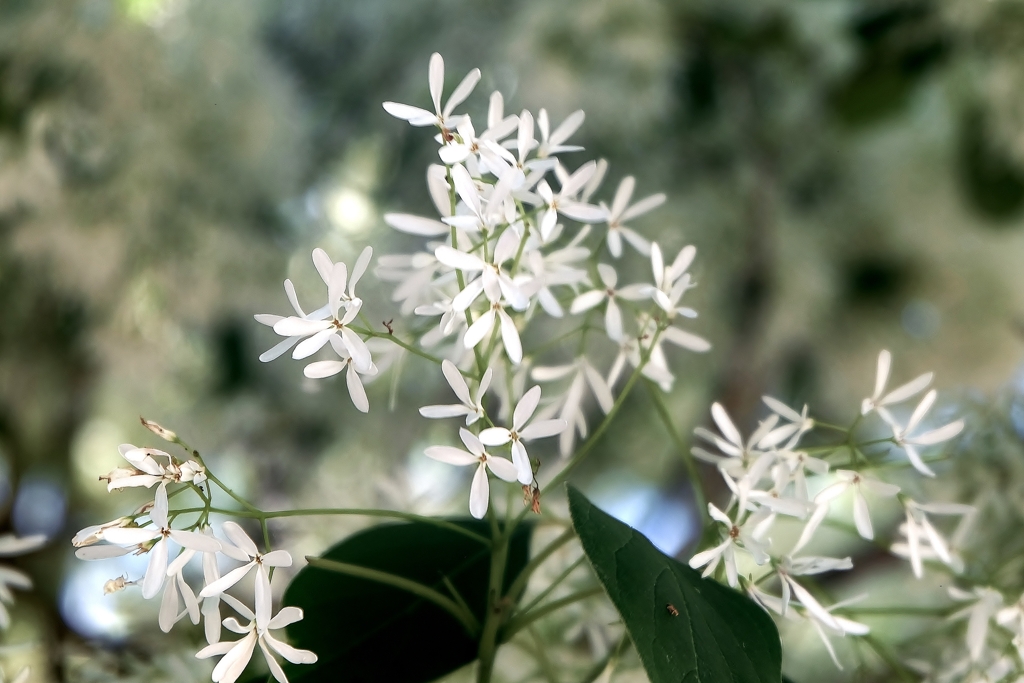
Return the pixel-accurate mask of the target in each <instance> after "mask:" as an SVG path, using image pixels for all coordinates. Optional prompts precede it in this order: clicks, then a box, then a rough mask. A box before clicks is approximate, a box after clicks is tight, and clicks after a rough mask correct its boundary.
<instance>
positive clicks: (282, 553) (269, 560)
mask: <svg viewBox="0 0 1024 683" xmlns="http://www.w3.org/2000/svg"><path fill="white" fill-rule="evenodd" d="M263 566H265V567H290V566H292V554H291V553H290V552H288V551H287V550H271V551H270V552H269V553H267V554H266V555H264V556H263Z"/></svg>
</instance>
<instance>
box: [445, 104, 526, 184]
mask: <svg viewBox="0 0 1024 683" xmlns="http://www.w3.org/2000/svg"><path fill="white" fill-rule="evenodd" d="M496 105H497V109H498V110H500V109H502V108H503V107H504V105H503V103H502V99H501V93H499V92H497V91H495V92H494V93H492V94H491V106H490V109H489V112H488V127H487V130H485V131H484V132H483V133H481V134H480V135H479V136H477V134H476V129H475V128H474V127H473V122H472V121H470V120H469V117H468V116H467V117H466V118H465V119H463V120H462V122H460V123H459V125H458V126H457V127H456V129H457V131H458V137H456V138H455V139H453V140H451V141H450V142H449V143H448V144H447V145H445V146H443V147H441V148H440V149H438V150H437V153H438V155H439V156H440V157H441V161H443V162H444V163H446V164H448V165H449V166H451V165H452V164H457V163H465V164H466V165H467V167H468V168H467V170H468V171H469V172H470V175H473V176H479V175H481V174H482V173H491V174H493V175H495V176H500V175H501V173H502V171H504V170H505V169H507V168H509V167H510V166H512V165H514V164H515V163H516V158H515V157H514V156H512V155H511V154H510V153H509V152H508V150H506V149H505V148H504V147H502V146H501V145H500V144H499V143H500V142H501V141H502V140H504V139H505V138H507V137H508V136H509V135H511V133H512V131H514V130H516V128H518V127H519V117H518V116H516V115H515V114H513V115H511V116H507V117H502V116H501V113H500V111H496ZM442 137H443V135H442ZM478 158H479V160H480V161H479V163H478V162H477V159H478Z"/></svg>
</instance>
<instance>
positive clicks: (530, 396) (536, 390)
mask: <svg viewBox="0 0 1024 683" xmlns="http://www.w3.org/2000/svg"><path fill="white" fill-rule="evenodd" d="M540 394H541V389H540V387H539V386H534V387H533V388H531V389H530V390H529V391H527V392H526V393H525V394H523V397H522V398H521V399H519V403H517V404H516V408H515V411H513V413H512V429H513V430H515V431H517V432H518V431H520V430H521V429H522V428H523V426H524V425H525V424H526V423H527V422H528V421H529V420H530V418H531V417H533V413H534V411H535V410H537V404H538V403H540ZM485 443H486V442H485Z"/></svg>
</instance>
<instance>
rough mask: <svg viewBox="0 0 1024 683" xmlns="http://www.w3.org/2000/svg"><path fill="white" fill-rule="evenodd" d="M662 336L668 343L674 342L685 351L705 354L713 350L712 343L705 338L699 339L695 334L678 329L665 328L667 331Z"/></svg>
mask: <svg viewBox="0 0 1024 683" xmlns="http://www.w3.org/2000/svg"><path fill="white" fill-rule="evenodd" d="M661 336H662V337H663V338H664V339H665V341H667V342H672V343H673V344H675V345H676V346H681V347H683V348H684V349H689V350H690V351H696V352H697V353H704V352H705V351H707V350H709V349H710V348H711V342H709V341H707V340H706V339H704V338H703V337H698V336H697V335H695V334H692V333H690V332H686V331H684V330H681V329H679V328H678V327H668V328H665V331H664V332H662V333H661Z"/></svg>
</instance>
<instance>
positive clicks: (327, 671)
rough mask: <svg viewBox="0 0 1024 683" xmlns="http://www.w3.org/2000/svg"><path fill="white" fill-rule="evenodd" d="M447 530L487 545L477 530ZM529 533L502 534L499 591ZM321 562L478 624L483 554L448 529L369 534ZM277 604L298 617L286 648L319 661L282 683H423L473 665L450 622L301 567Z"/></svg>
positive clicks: (521, 556) (354, 581)
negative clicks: (410, 586)
mask: <svg viewBox="0 0 1024 683" xmlns="http://www.w3.org/2000/svg"><path fill="white" fill-rule="evenodd" d="M455 523H456V524H458V525H459V526H460V527H463V528H465V529H468V530H470V531H472V532H474V533H476V534H479V535H481V536H484V537H486V538H490V536H491V532H490V526H489V524H487V523H486V522H481V521H477V520H471V519H459V520H456V521H455ZM531 532H532V527H531V525H529V524H520V525H519V526H518V527H516V529H515V531H514V533H513V534H512V539H511V541H510V546H509V555H508V565H507V567H506V571H505V590H507V589H508V587H509V585H510V584H511V583H512V580H513V579H515V577H516V576H517V575H518V574H519V572H520V571H521V570H522V568H523V567H524V566H525V565H526V563H527V561H528V559H529V541H530V534H531ZM322 558H323V559H325V560H333V561H335V562H344V563H347V564H352V565H358V566H360V567H366V568H370V569H374V570H378V571H381V572H387V573H389V574H393V575H396V576H399V577H403V578H405V579H409V580H412V581H415V582H417V583H420V584H423V585H424V586H428V587H430V588H432V589H433V590H435V591H437V592H438V593H441V594H444V595H445V596H447V597H451V598H453V599H454V600H455V601H456V602H458V601H459V600H460V599H461V600H464V601H465V604H466V606H467V607H468V609H469V611H470V612H471V613H472V614H473V615H474V616H475V617H476V619H477V620H478V621H479V622H480V623H483V621H484V617H485V616H486V609H487V604H488V596H487V588H488V579H489V574H490V559H491V548H490V546H489V545H485V544H483V543H481V542H479V541H478V540H475V539H473V538H471V537H469V536H465V535H462V534H459V533H457V532H455V531H452V530H450V529H445V528H443V527H438V526H433V525H431V524H427V523H420V522H414V523H410V524H387V525H382V526H376V527H373V528H371V529H368V530H366V531H362V532H360V533H357V534H355V535H353V536H350V537H349V538H346V539H345V540H344V541H342V542H341V543H338V544H337V545H335V546H333V547H332V548H331V549H329V550H328V551H327V552H326V553H324V554H323V555H322ZM446 580H447V581H446ZM446 584H450V586H451V587H453V588H454V590H455V591H457V593H458V595H459V597H458V598H456V597H455V596H454V595H453V594H452V592H451V590H450V589H449V588H448V586H447V585H446ZM284 603H285V604H286V605H295V606H297V607H301V608H302V609H303V610H304V611H305V618H304V619H303V620H302V621H300V622H298V623H295V624H292V625H291V626H289V627H288V635H289V637H290V639H291V642H292V644H293V645H295V646H297V647H300V648H306V649H310V650H313V651H314V652H316V653H317V656H318V657H319V661H318V662H317V664H315V665H313V666H292V667H289V668H288V669H286V671H287V674H288V678H289V680H292V681H302V682H303V683H315V682H320V681H322V682H324V683H326V682H328V681H330V682H332V683H334V682H336V681H346V682H351V683H363V682H365V683H371V682H379V681H388V683H420V682H423V683H425V682H426V681H432V680H435V679H436V678H438V677H440V676H443V675H444V674H446V673H449V672H451V671H454V670H455V669H458V668H459V667H462V666H464V665H466V664H469V663H470V662H472V661H473V660H474V659H476V657H477V650H478V645H479V641H478V638H477V635H476V634H471V633H469V632H468V630H467V629H466V628H465V627H464V626H463V625H462V624H460V622H459V621H458V620H457V619H456V618H455V617H453V616H452V615H451V614H449V613H448V612H446V611H445V610H444V609H442V608H440V607H438V606H437V605H435V604H434V603H431V602H428V601H426V600H424V599H423V598H420V597H417V596H416V595H413V594H412V593H410V592H407V591H404V590H400V589H398V588H394V587H392V586H389V585H385V584H383V583H377V582H374V581H370V580H367V579H363V578H356V577H353V576H346V575H344V574H339V573H336V572H332V571H327V570H325V569H319V568H316V567H306V568H304V569H303V570H302V571H301V572H299V574H298V576H296V577H295V579H294V580H293V581H292V583H291V585H290V586H289V587H288V591H287V592H286V593H285V596H284Z"/></svg>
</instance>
